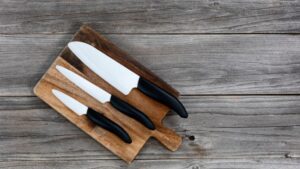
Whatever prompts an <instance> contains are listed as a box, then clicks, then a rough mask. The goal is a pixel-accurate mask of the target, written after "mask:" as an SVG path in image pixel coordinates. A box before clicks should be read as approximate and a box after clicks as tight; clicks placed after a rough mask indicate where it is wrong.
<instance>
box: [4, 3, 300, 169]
mask: <svg viewBox="0 0 300 169" xmlns="http://www.w3.org/2000/svg"><path fill="white" fill-rule="evenodd" d="M299 4H300V1H299V0H264V1H261V0H242V1H238V0H227V1H220V0H197V1H192V0H185V1H178V0H160V1H156V0H151V1H146V0H126V1H121V0H101V1H92V0H74V1H66V0H51V1H50V0H43V1H34V0H18V1H16V0H0V168H8V169H15V168H17V169H18V168H20V169H27V168H28V169H40V168H45V169H59V168H63V169H76V168H101V169H102V168H103V169H107V168H116V169H119V168H120V169H121V168H133V169H140V168H146V169H157V168H164V169H183V168H185V169H220V168H222V169H225V168H226V169H299V166H300V158H299V157H300V155H299V154H300V153H299V147H300V146H299V133H300V132H299V124H300V119H299V98H298V97H299V96H298V95H299V94H300V93H299V91H300V88H299V86H300V85H299V74H300V73H299V72H300V71H299V63H300V62H299V58H300V57H299V52H300V51H299V44H300V42H299V35H298V33H300V22H299V10H300V8H299V7H300V5H299ZM82 24H88V25H90V26H92V27H93V28H95V29H96V30H97V31H99V32H100V33H105V37H106V38H108V40H110V41H112V42H113V43H115V44H117V45H118V46H119V47H121V49H123V50H125V51H126V52H128V53H129V55H131V56H133V58H135V59H137V60H138V61H139V62H141V63H142V64H144V65H145V66H146V67H147V68H149V69H150V70H152V71H153V72H154V73H155V74H158V75H159V77H161V78H162V79H164V80H166V82H168V83H169V84H171V85H172V86H174V87H175V88H176V89H178V90H179V91H180V92H181V93H182V94H184V95H186V96H183V97H182V98H181V100H183V102H184V104H185V105H186V107H187V109H188V111H189V112H191V113H190V114H191V115H190V118H189V119H187V120H186V121H180V122H179V121H178V119H177V117H176V116H175V113H173V114H170V115H169V116H167V118H166V121H165V124H166V126H168V127H170V128H175V129H176V132H179V133H180V134H182V135H184V136H185V137H184V139H183V146H182V148H181V149H179V150H178V151H177V152H176V153H170V152H168V151H167V150H164V149H163V147H162V146H160V144H158V143H157V142H156V141H155V140H153V139H150V141H149V142H148V143H147V144H146V145H145V147H144V149H143V150H142V151H141V153H140V154H139V155H138V156H137V160H136V161H135V162H134V163H133V164H131V165H130V166H128V165H127V164H125V163H124V162H123V161H121V160H118V159H117V158H116V157H115V156H114V155H113V154H112V153H110V152H108V151H107V150H105V149H104V148H103V147H101V146H99V144H97V143H96V142H95V141H94V140H92V139H90V138H89V137H88V136H87V135H86V134H84V133H83V132H81V131H80V130H79V129H77V128H76V127H74V126H73V125H72V124H71V123H69V122H68V121H67V120H65V119H64V118H63V117H61V116H60V115H59V114H57V113H54V110H52V109H50V108H49V107H48V106H47V105H45V104H44V103H42V102H41V101H40V100H39V99H37V98H36V97H32V96H33V93H32V88H33V86H34V84H35V83H36V82H37V81H38V79H40V77H41V76H42V74H44V72H45V71H46V70H47V68H48V67H49V65H50V63H52V62H53V60H54V59H55V57H56V56H57V54H58V52H59V51H61V50H62V48H63V46H65V45H66V43H67V42H68V41H69V40H70V39H71V37H72V35H73V34H74V32H75V31H76V30H77V29H78V28H79V26H81V25H82ZM253 33H257V34H253ZM278 33H279V34H278ZM286 33H291V34H286ZM233 34H234V35H233ZM235 34H236V35H235ZM195 95H203V96H195ZM211 95H212V96H211ZM219 95H226V96H219ZM23 96H26V97H23ZM191 118H192V119H191Z"/></svg>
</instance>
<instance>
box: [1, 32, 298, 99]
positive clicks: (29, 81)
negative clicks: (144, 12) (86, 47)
mask: <svg viewBox="0 0 300 169" xmlns="http://www.w3.org/2000/svg"><path fill="white" fill-rule="evenodd" d="M106 37H107V38H108V39H109V40H111V41H112V42H113V43H116V44H117V45H118V46H120V48H121V49H123V50H125V51H126V52H128V53H129V55H131V56H132V57H134V58H135V59H137V60H138V61H139V62H140V63H143V64H144V65H145V66H146V67H147V68H149V69H150V70H152V71H153V72H154V73H156V74H157V75H158V76H160V77H161V78H162V79H164V80H165V81H166V82H168V83H169V84H171V85H172V86H174V87H175V88H176V89H178V91H180V92H181V93H182V94H183V95H199V94H205V95H206V94H299V93H300V73H299V72H300V56H299V53H300V47H299V44H300V35H260V34H257V35H106ZM70 38H71V35H70V36H69V35H6V36H2V37H0V56H2V57H0V70H1V71H0V95H2V96H16V95H17V96H21V95H22V96H32V95H33V93H32V87H33V86H34V85H35V84H36V82H37V81H38V80H39V79H40V78H41V76H42V74H44V73H45V71H46V70H47V69H48V67H49V66H50V64H51V63H52V62H53V60H54V58H55V57H56V56H57V54H58V53H59V52H60V50H62V48H63V46H65V45H66V43H67V42H68V41H69V40H70ZM32 51H34V52H32ZM16 61H17V62H16ZM24 70H26V71H24Z"/></svg>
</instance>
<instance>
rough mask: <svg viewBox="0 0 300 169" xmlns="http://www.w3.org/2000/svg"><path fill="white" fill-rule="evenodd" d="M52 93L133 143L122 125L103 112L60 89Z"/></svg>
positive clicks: (81, 113)
mask: <svg viewBox="0 0 300 169" xmlns="http://www.w3.org/2000/svg"><path fill="white" fill-rule="evenodd" d="M52 93H53V94H54V96H56V97H57V98H58V100H60V101H61V102H62V103H63V104H64V105H66V106H67V107H68V108H69V109H71V110H72V111H73V112H75V113H76V114H77V115H79V116H81V115H85V114H86V116H87V117H88V118H89V119H90V120H91V121H92V122H94V123H95V124H97V125H98V126H100V127H102V128H104V129H106V130H108V131H110V132H112V133H114V134H115V135H117V136H118V137H119V138H120V139H122V140H123V141H124V142H126V143H131V142H132V140H131V138H130V136H129V135H128V133H127V132H126V131H125V130H124V129H123V128H122V127H120V126H119V125H118V124H116V123H114V122H113V121H111V120H110V119H108V118H106V117H105V116H103V115H102V114H100V113H98V112H96V111H95V110H93V109H91V108H89V107H87V106H85V105H84V104H82V103H80V102H79V101H77V100H75V99H74V98H72V97H70V96H68V95H66V94H64V93H62V92H60V91H58V90H55V89H52Z"/></svg>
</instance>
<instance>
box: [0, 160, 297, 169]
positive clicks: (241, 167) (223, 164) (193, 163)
mask: <svg viewBox="0 0 300 169" xmlns="http://www.w3.org/2000/svg"><path fill="white" fill-rule="evenodd" d="M299 161H300V160H298V159H293V160H290V159H277V158H276V159H271V158H270V159H268V158H264V159H241V160H239V161H237V160H236V159H197V160H183V159H175V160H169V159H168V160H136V161H135V162H134V163H133V164H131V165H126V164H124V162H121V161H116V160H95V159H92V160H66V161H63V160H57V161H55V162H54V161H46V160H40V161H31V160H28V161H22V162H20V161H7V162H0V167H2V168H5V169H40V168H43V169H61V168H64V169H82V168H97V169H98V168H99V169H107V168H113V169H124V168H131V169H141V168H142V169H157V168H164V169H202V168H204V169H283V168H284V169H298V168H299V165H300V162H299Z"/></svg>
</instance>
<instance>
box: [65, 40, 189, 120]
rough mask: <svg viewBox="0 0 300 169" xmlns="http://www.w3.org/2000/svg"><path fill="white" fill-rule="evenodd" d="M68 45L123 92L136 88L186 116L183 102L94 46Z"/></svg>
mask: <svg viewBox="0 0 300 169" xmlns="http://www.w3.org/2000/svg"><path fill="white" fill-rule="evenodd" d="M68 47H69V48H70V49H71V51H72V52H73V53H74V54H75V55H76V56H77V57H78V58H79V59H80V60H81V61H82V62H83V63H84V64H85V65H87V66H88V67H89V68H90V69H91V70H92V71H94V72H95V73H96V74H97V75H98V76H100V77H101V78H103V79H104V80H105V81H107V82H108V83H109V84H111V85H112V86H114V87H115V88H116V89H118V90H119V91H121V92H122V93H123V94H125V95H127V94H129V92H130V91H131V90H132V89H133V88H138V89H139V90H140V91H141V92H143V93H144V94H146V95H147V96H149V97H151V98H153V99H154V100H157V101H159V102H161V103H163V104H165V105H167V106H169V107H170V108H171V109H173V110H174V111H175V112H177V113H178V114H179V115H180V116H181V117H183V118H187V117H188V114H187V112H186V110H185V108H184V106H183V104H182V103H181V102H180V101H179V100H178V99H177V98H176V97H174V96H173V95H171V94H170V93H168V92H167V91H165V90H163V89H162V88H160V87H158V86H157V85H155V84H153V83H151V82H150V81H148V80H146V79H144V78H143V77H140V76H139V75H137V74H136V73H134V72H132V71H131V70H129V69H127V68H126V67H125V66H123V65H121V64H120V63H118V62H117V61H115V60H113V59H112V58H110V57H109V56H107V55H106V54H104V53H102V52H101V51H99V50H98V49H96V48H95V47H93V46H91V45H89V44H87V43H84V42H79V41H73V42H70V43H69V44H68Z"/></svg>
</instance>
